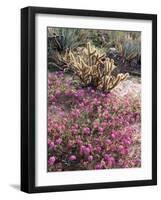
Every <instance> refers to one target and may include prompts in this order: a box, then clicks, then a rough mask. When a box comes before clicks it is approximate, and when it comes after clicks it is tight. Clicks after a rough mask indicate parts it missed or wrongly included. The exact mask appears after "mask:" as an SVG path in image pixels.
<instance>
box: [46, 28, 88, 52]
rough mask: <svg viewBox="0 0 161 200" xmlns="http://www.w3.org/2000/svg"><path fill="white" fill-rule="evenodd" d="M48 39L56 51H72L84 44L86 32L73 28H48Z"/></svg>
mask: <svg viewBox="0 0 161 200" xmlns="http://www.w3.org/2000/svg"><path fill="white" fill-rule="evenodd" d="M48 37H49V38H52V43H53V44H52V45H53V47H54V48H56V49H57V50H58V51H65V50H66V49H74V48H77V47H78V46H82V45H84V44H85V43H86V40H87V37H88V32H87V31H84V30H82V29H74V28H49V29H48Z"/></svg>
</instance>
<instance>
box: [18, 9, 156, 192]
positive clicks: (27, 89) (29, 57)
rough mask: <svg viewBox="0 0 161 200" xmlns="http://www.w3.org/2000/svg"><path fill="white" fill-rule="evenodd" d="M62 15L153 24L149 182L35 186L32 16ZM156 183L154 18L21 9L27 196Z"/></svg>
mask: <svg viewBox="0 0 161 200" xmlns="http://www.w3.org/2000/svg"><path fill="white" fill-rule="evenodd" d="M38 13H39V14H60V15H61V14H62V15H72V16H73V17H74V16H91V17H108V18H118V19H119V18H123V19H138V20H151V21H152V179H150V180H137V181H121V182H107V183H104V182H102V183H91V184H76V185H59V186H42V187H36V186H35V121H36V119H35V92H36V88H35V74H36V71H35V37H36V36H35V15H36V14H38ZM156 184H157V15H154V14H139V13H123V12H109V11H108V12H107V11H96V10H75V9H61V8H45V7H26V8H22V9H21V190H22V191H24V192H27V193H37V192H58V191H68V190H85V189H101V188H117V187H131V186H147V185H156Z"/></svg>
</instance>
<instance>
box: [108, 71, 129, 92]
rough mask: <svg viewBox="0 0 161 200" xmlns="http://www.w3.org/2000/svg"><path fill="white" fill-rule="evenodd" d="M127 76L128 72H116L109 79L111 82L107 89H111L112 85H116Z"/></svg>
mask: <svg viewBox="0 0 161 200" xmlns="http://www.w3.org/2000/svg"><path fill="white" fill-rule="evenodd" d="M128 76H129V74H128V73H126V74H122V73H121V74H118V75H117V77H113V80H112V81H111V84H110V85H109V87H108V89H109V90H112V89H113V88H114V87H116V86H117V85H118V84H119V83H120V82H121V81H123V80H126V79H127V77H128Z"/></svg>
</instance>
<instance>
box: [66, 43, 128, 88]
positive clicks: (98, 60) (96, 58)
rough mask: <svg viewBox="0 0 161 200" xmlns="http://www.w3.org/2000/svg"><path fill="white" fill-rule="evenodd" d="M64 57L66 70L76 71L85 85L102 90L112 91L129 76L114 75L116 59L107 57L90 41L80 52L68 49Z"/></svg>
mask: <svg viewBox="0 0 161 200" xmlns="http://www.w3.org/2000/svg"><path fill="white" fill-rule="evenodd" d="M63 59H64V61H65V62H66V63H67V66H66V69H65V71H66V70H68V69H70V70H72V71H74V73H75V74H76V75H77V76H78V77H79V79H80V80H81V81H82V82H83V83H84V84H85V85H90V86H93V87H95V88H99V89H102V90H107V91H110V90H111V89H113V88H114V87H116V86H117V85H118V84H119V83H120V82H121V81H123V80H125V79H126V78H127V77H128V73H126V74H118V75H117V76H113V75H112V71H113V70H114V69H115V68H116V66H115V65H114V60H113V59H109V58H106V57H105V54H102V53H100V52H99V51H98V50H96V49H95V47H94V46H91V44H90V43H87V46H86V48H84V49H83V50H82V51H81V52H80V53H79V54H78V53H77V54H76V53H74V52H72V51H71V50H67V51H66V53H65V56H64V58H63Z"/></svg>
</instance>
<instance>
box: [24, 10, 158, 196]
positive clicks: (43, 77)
mask: <svg viewBox="0 0 161 200" xmlns="http://www.w3.org/2000/svg"><path fill="white" fill-rule="evenodd" d="M156 184H157V16H156V15H154V14H137V13H122V12H107V11H94V10H93V11H92V10H74V9H60V8H42V7H27V8H23V9H22V10H21V190H22V191H24V192H28V193H35V192H55V191H67V190H84V189H100V188H115V187H130V186H146V185H156Z"/></svg>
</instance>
